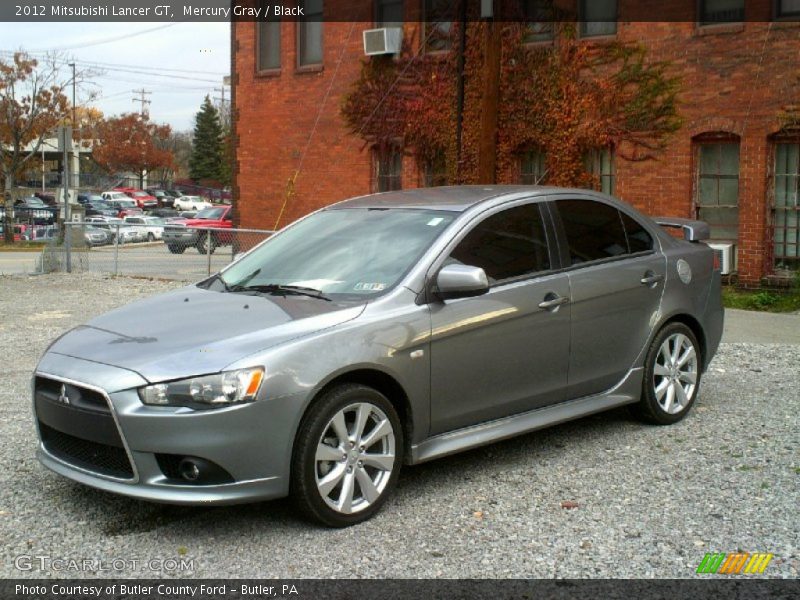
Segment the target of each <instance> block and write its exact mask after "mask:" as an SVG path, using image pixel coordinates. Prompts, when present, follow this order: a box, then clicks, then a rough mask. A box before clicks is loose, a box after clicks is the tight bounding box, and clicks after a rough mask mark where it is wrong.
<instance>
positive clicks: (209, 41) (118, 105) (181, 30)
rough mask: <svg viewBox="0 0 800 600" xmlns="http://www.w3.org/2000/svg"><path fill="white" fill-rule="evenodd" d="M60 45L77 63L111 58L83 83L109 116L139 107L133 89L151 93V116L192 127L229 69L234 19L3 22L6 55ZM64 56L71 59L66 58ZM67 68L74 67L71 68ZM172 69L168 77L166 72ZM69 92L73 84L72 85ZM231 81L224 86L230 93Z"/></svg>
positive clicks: (0, 46) (0, 44)
mask: <svg viewBox="0 0 800 600" xmlns="http://www.w3.org/2000/svg"><path fill="white" fill-rule="evenodd" d="M19 49H24V50H26V51H30V52H36V53H39V52H45V51H48V50H61V51H62V52H63V55H64V56H65V57H66V58H67V59H74V60H75V61H76V63H77V64H78V67H77V68H78V69H79V70H80V69H85V68H87V67H88V66H89V65H88V63H105V65H104V66H105V69H106V70H105V73H104V74H101V75H97V76H94V77H92V78H91V81H92V82H93V84H94V85H91V84H88V83H87V84H83V85H82V86H81V87H82V88H83V92H84V93H79V94H78V104H81V97H82V96H83V97H85V96H86V92H88V91H89V90H94V91H96V92H99V95H98V99H97V100H95V102H94V103H93V105H94V106H96V107H97V108H99V109H100V110H102V111H103V113H104V114H105V115H107V116H109V115H115V114H120V113H123V112H131V111H138V110H139V109H140V106H141V104H139V103H138V102H133V101H132V99H133V98H134V96H135V94H134V92H133V90H134V89H136V90H140V89H142V88H144V89H145V90H147V91H150V92H152V94H150V95H148V96H147V97H146V98H147V99H148V100H150V101H151V104H150V105H149V106H148V108H149V110H150V118H151V119H152V120H154V121H157V122H161V123H169V124H170V125H172V127H173V128H174V129H176V130H191V129H192V128H193V126H194V121H193V119H194V114H195V113H196V112H197V111H198V109H199V108H200V104H201V103H202V101H203V98H204V97H205V96H206V94H210V95H211V97H212V98H214V97H219V95H220V92H219V91H214V88H220V87H222V77H223V75H228V74H229V71H230V24H229V23H142V22H139V23H14V24H13V25H12V24H10V23H3V24H2V35H0V51H2V53H1V54H0V58H2V59H4V60H7V59H8V54H7V53H8V52H11V51H15V50H19ZM65 62H70V60H66V61H65ZM64 75H65V76H68V75H69V71H68V69H67V68H66V67H65V70H64ZM164 75H166V76H164ZM69 93H70V94H71V90H69ZM229 95H230V88H226V90H225V98H226V100H227V99H228V98H229Z"/></svg>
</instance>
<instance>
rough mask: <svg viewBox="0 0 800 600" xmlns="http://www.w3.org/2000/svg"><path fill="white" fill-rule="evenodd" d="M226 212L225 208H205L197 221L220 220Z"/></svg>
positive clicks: (198, 214)
mask: <svg viewBox="0 0 800 600" xmlns="http://www.w3.org/2000/svg"><path fill="white" fill-rule="evenodd" d="M224 212H225V209H224V208H205V209H203V210H201V211H200V212H199V213H197V216H196V217H195V219H220V218H222V213H224Z"/></svg>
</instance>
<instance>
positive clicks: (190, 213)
mask: <svg viewBox="0 0 800 600" xmlns="http://www.w3.org/2000/svg"><path fill="white" fill-rule="evenodd" d="M196 215H197V211H196V210H184V211H181V212H180V213H178V216H179V217H180V218H181V219H194V218H195V216H196Z"/></svg>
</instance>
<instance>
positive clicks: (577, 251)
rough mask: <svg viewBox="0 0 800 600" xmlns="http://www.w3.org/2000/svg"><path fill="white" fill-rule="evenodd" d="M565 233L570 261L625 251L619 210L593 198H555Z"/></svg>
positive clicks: (613, 255)
mask: <svg viewBox="0 0 800 600" xmlns="http://www.w3.org/2000/svg"><path fill="white" fill-rule="evenodd" d="M556 205H557V206H558V213H559V215H560V216H561V222H562V223H563V225H564V233H565V234H566V236H567V246H568V247H569V258H570V264H572V265H578V264H581V263H584V262H590V261H593V260H601V259H604V258H612V257H615V256H620V255H623V254H627V252H628V241H627V239H626V237H625V230H624V229H623V227H622V220H621V219H620V216H619V211H618V210H617V209H616V208H614V207H613V206H610V205H608V204H604V203H602V202H595V201H594V200H558V201H557V202H556Z"/></svg>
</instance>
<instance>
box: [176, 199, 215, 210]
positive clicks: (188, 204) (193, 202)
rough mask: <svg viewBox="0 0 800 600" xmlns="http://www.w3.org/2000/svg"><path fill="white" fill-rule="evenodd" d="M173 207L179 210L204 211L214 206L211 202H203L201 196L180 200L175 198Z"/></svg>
mask: <svg viewBox="0 0 800 600" xmlns="http://www.w3.org/2000/svg"><path fill="white" fill-rule="evenodd" d="M173 206H174V207H175V208H176V209H177V210H203V209H205V208H211V207H212V206H213V205H212V204H211V202H208V201H206V200H203V199H202V198H201V197H200V196H181V197H180V198H175V202H174V203H173Z"/></svg>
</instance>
